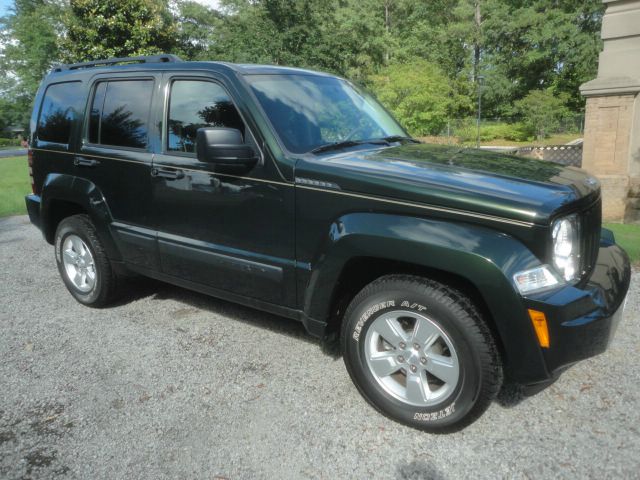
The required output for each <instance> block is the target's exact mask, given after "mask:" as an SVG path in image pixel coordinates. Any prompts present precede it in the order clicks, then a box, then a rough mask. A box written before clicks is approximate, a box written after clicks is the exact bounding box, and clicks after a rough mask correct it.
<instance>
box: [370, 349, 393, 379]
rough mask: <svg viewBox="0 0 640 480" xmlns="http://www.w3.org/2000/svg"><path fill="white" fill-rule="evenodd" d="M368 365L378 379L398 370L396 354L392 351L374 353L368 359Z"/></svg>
mask: <svg viewBox="0 0 640 480" xmlns="http://www.w3.org/2000/svg"><path fill="white" fill-rule="evenodd" d="M369 365H371V369H372V370H373V373H375V374H376V375H377V376H378V377H386V376H389V375H391V374H392V373H395V372H397V371H398V370H400V365H399V364H398V362H397V360H396V353H395V352H393V351H390V352H378V353H375V354H374V355H372V356H371V357H370V358H369Z"/></svg>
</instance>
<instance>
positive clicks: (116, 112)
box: [89, 80, 153, 148]
mask: <svg viewBox="0 0 640 480" xmlns="http://www.w3.org/2000/svg"><path fill="white" fill-rule="evenodd" d="M152 93H153V81H152V80H118V81H113V82H101V83H98V85H97V87H96V88H95V91H94V95H93V101H92V102H91V111H90V114H89V142H91V143H96V144H100V145H109V146H115V147H130V148H147V145H148V143H149V128H148V124H149V109H150V107H151V95H152Z"/></svg>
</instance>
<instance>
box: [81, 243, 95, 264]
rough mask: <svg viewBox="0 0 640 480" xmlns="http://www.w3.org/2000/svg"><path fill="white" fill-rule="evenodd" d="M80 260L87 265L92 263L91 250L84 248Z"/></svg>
mask: <svg viewBox="0 0 640 480" xmlns="http://www.w3.org/2000/svg"><path fill="white" fill-rule="evenodd" d="M83 247H84V245H83ZM82 260H84V261H85V263H86V264H87V265H90V264H91V263H93V257H92V256H91V252H90V251H89V249H88V248H84V252H83V253H82Z"/></svg>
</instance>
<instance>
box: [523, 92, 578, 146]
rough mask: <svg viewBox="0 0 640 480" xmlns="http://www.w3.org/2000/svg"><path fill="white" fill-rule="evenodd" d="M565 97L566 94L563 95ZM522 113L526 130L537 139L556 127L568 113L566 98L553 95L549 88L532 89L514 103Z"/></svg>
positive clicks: (540, 138)
mask: <svg viewBox="0 0 640 480" xmlns="http://www.w3.org/2000/svg"><path fill="white" fill-rule="evenodd" d="M565 97H566V96H565ZM515 106H516V111H517V112H518V113H519V114H520V115H522V117H523V119H524V125H525V127H526V128H527V130H528V131H529V132H530V133H531V134H533V135H535V137H536V138H537V139H538V140H542V139H543V138H545V137H546V136H547V135H549V133H550V132H551V131H553V130H554V129H557V128H558V126H559V125H560V122H561V120H562V119H563V118H565V117H567V116H568V115H569V113H570V112H569V109H568V108H567V107H566V98H562V96H554V95H553V93H552V92H551V91H550V90H532V91H531V92H529V93H528V94H527V96H526V97H524V98H523V99H522V100H518V101H517V102H516V104H515Z"/></svg>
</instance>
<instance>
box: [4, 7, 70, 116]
mask: <svg viewBox="0 0 640 480" xmlns="http://www.w3.org/2000/svg"><path fill="white" fill-rule="evenodd" d="M60 24H61V17H60V10H59V5H58V4H57V3H56V2H54V1H47V0H16V1H15V3H14V6H13V15H8V16H6V17H4V18H1V19H0V71H1V72H2V75H0V95H1V97H0V118H1V119H2V120H1V123H4V124H5V125H6V126H11V125H19V126H23V127H26V126H27V125H28V123H29V115H30V113H31V103H32V101H33V97H34V96H35V93H36V91H37V89H38V85H39V84H40V81H41V80H42V77H43V76H44V75H45V74H46V73H47V71H48V70H49V69H50V68H51V65H52V63H53V62H55V61H56V60H57V58H58V46H57V40H58V32H59V31H60V30H61V28H60Z"/></svg>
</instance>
